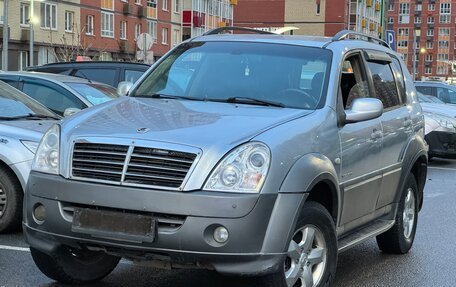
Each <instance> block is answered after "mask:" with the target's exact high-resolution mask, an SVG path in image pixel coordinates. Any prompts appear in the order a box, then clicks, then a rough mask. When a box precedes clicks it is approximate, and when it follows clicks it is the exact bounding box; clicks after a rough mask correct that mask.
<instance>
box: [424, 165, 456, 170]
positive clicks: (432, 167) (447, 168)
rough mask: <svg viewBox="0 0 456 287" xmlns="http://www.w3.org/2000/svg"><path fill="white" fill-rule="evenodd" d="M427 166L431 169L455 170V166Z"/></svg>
mask: <svg viewBox="0 0 456 287" xmlns="http://www.w3.org/2000/svg"><path fill="white" fill-rule="evenodd" d="M428 168H431V169H443V170H456V168H451V167H438V166H428Z"/></svg>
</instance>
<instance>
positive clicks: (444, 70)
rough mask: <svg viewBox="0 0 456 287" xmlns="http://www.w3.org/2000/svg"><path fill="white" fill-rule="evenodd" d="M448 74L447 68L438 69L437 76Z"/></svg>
mask: <svg viewBox="0 0 456 287" xmlns="http://www.w3.org/2000/svg"><path fill="white" fill-rule="evenodd" d="M446 74H448V69H447V67H446V66H438V67H437V75H446Z"/></svg>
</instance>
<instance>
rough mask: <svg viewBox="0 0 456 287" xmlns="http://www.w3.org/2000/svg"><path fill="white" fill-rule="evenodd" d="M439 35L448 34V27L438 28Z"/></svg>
mask: <svg viewBox="0 0 456 287" xmlns="http://www.w3.org/2000/svg"><path fill="white" fill-rule="evenodd" d="M439 36H450V28H439Z"/></svg>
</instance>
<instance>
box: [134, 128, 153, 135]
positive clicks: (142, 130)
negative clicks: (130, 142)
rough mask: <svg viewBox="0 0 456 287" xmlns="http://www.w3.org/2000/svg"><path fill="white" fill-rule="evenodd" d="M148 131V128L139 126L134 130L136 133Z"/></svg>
mask: <svg viewBox="0 0 456 287" xmlns="http://www.w3.org/2000/svg"><path fill="white" fill-rule="evenodd" d="M148 131H150V129H149V128H139V129H137V130H136V132H137V133H140V134H145V133H147V132H148Z"/></svg>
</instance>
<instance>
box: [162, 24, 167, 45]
mask: <svg viewBox="0 0 456 287" xmlns="http://www.w3.org/2000/svg"><path fill="white" fill-rule="evenodd" d="M162 44H163V45H168V28H162Z"/></svg>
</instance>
